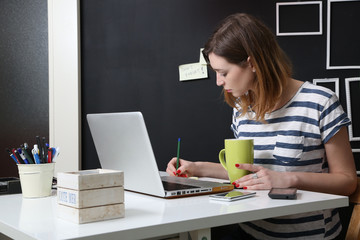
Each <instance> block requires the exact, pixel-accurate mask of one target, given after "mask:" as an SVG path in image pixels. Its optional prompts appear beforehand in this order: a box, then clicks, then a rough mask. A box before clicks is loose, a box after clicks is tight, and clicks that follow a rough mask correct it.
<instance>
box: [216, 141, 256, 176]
mask: <svg viewBox="0 0 360 240" xmlns="http://www.w3.org/2000/svg"><path fill="white" fill-rule="evenodd" d="M219 161H220V163H221V165H222V166H223V167H224V168H225V169H226V171H227V172H228V175H229V179H230V182H231V183H233V182H234V181H235V180H237V179H239V178H241V177H243V176H245V175H247V174H249V171H247V170H243V169H238V168H236V167H235V164H237V163H239V164H241V163H250V164H253V163H254V140H253V139H225V149H222V150H221V151H220V152H219Z"/></svg>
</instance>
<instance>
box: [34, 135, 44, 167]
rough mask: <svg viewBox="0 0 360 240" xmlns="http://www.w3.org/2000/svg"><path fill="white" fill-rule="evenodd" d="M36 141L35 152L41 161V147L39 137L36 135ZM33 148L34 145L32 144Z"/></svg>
mask: <svg viewBox="0 0 360 240" xmlns="http://www.w3.org/2000/svg"><path fill="white" fill-rule="evenodd" d="M36 143H37V147H38V149H37V154H38V155H39V158H40V161H41V162H42V157H43V156H42V149H41V143H40V137H39V136H36ZM34 148H35V145H34Z"/></svg>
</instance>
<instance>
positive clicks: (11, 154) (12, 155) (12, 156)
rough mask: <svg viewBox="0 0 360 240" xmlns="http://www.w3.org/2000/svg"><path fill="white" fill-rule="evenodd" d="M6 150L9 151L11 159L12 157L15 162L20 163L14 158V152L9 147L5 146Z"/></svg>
mask: <svg viewBox="0 0 360 240" xmlns="http://www.w3.org/2000/svg"><path fill="white" fill-rule="evenodd" d="M6 151H7V152H8V153H9V155H10V157H11V158H12V159H14V161H15V163H20V162H19V161H18V160H17V159H16V157H15V156H14V154H13V153H12V152H11V151H10V149H8V148H7V149H6Z"/></svg>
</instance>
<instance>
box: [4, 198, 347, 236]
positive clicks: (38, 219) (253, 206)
mask: <svg viewBox="0 0 360 240" xmlns="http://www.w3.org/2000/svg"><path fill="white" fill-rule="evenodd" d="M267 193H268V191H257V195H256V196H255V197H252V198H248V199H244V200H240V201H235V202H231V203H227V202H221V201H213V200H209V198H208V196H197V197H189V198H181V199H172V200H165V199H160V198H156V197H151V196H146V195H141V194H136V193H132V192H126V193H125V206H126V207H125V218H119V219H114V220H108V221H102V222H95V223H87V224H80V225H78V224H75V223H71V222H67V221H64V220H62V219H59V218H57V202H56V197H55V196H52V197H47V198H39V199H23V198H22V195H21V194H16V195H6V196H0V232H2V233H3V234H5V235H7V236H10V237H11V238H15V239H21V240H24V239H44V240H48V239H70V238H71V239H144V238H151V237H158V236H164V235H169V234H173V233H184V232H188V231H193V230H201V229H205V232H209V228H211V227H214V226H221V225H227V224H232V223H237V222H244V221H251V220H257V219H264V218H269V217H276V216H284V215H288V214H295V213H302V212H308V211H314V210H319V209H327V208H337V207H344V206H348V197H344V196H337V195H328V194H321V193H314V192H306V191H298V199H297V200H272V199H270V198H269V197H268V196H267ZM182 236H184V234H182Z"/></svg>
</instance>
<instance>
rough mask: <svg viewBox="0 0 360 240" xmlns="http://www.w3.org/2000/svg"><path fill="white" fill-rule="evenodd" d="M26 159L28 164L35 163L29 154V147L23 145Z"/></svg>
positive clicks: (25, 144)
mask: <svg viewBox="0 0 360 240" xmlns="http://www.w3.org/2000/svg"><path fill="white" fill-rule="evenodd" d="M23 150H24V151H25V152H24V153H25V156H26V158H27V159H28V160H29V161H30V163H35V161H34V157H33V155H32V153H31V149H30V148H29V145H28V144H27V143H24V149H23Z"/></svg>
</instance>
